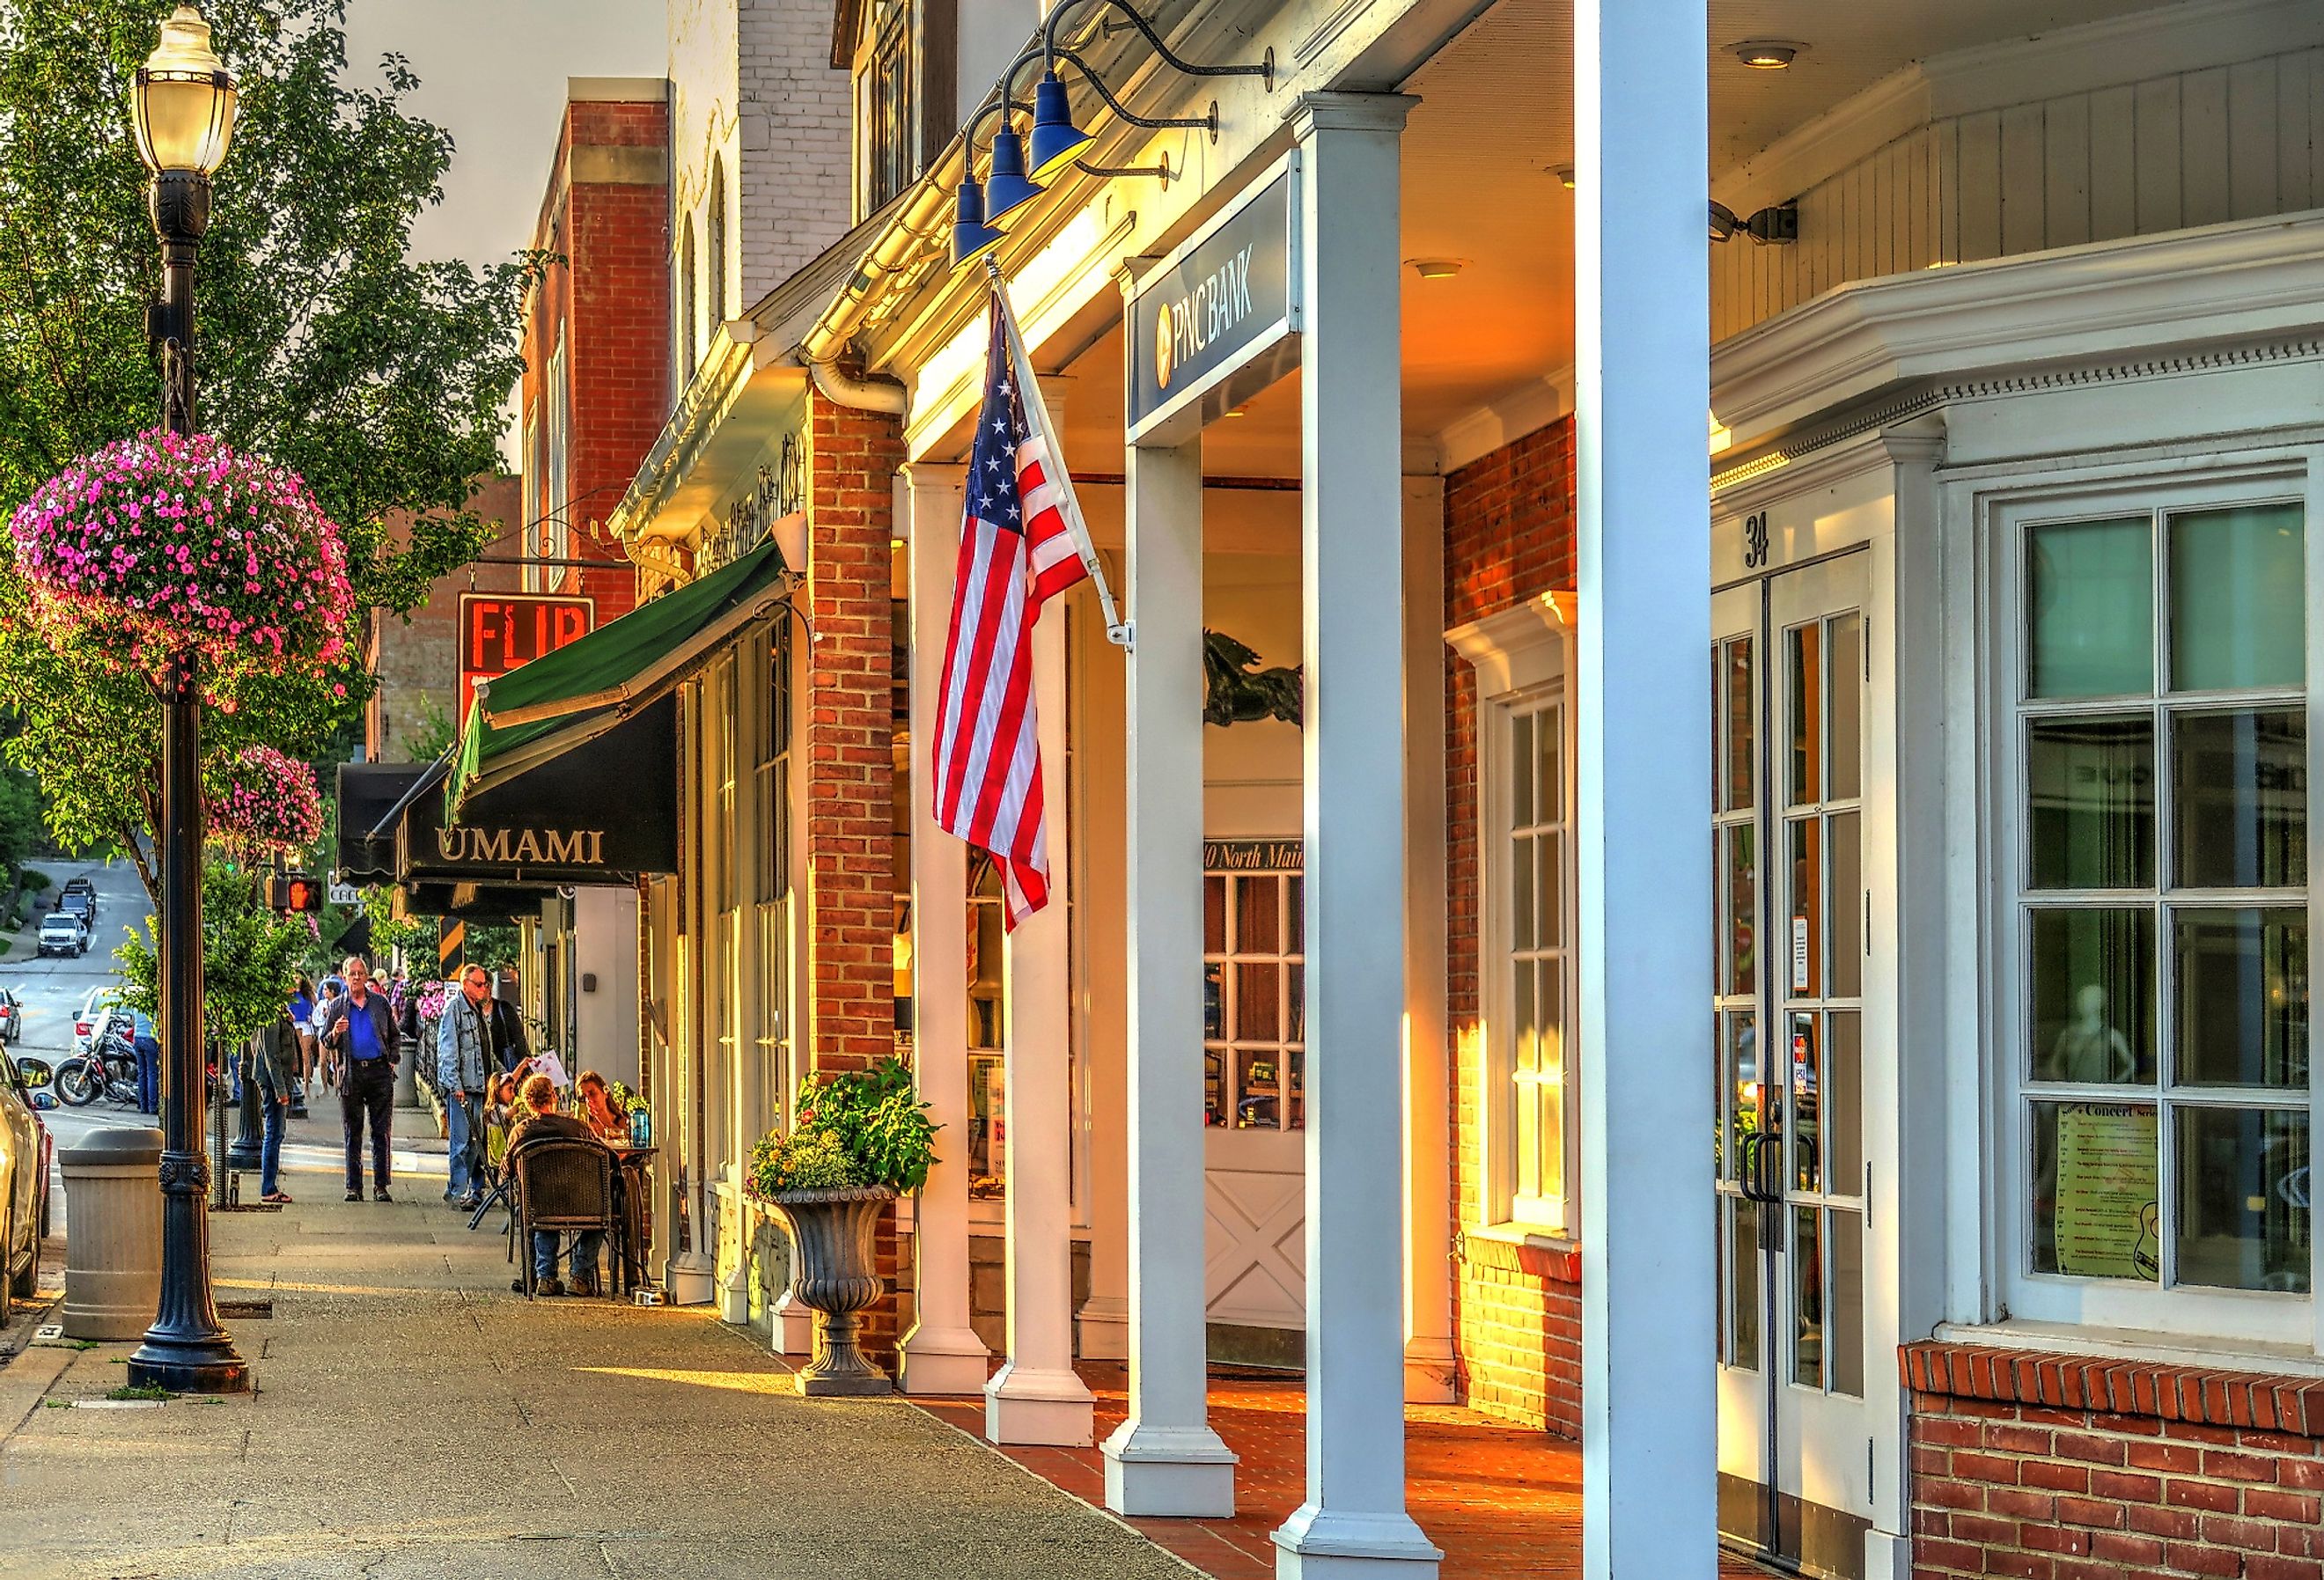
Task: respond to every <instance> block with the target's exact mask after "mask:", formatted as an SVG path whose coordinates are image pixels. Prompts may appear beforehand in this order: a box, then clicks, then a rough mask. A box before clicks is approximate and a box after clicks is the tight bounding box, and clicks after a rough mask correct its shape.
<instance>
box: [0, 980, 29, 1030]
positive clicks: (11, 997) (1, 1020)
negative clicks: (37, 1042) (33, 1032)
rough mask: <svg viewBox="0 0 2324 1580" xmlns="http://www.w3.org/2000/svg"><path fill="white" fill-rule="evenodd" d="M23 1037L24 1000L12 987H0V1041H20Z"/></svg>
mask: <svg viewBox="0 0 2324 1580" xmlns="http://www.w3.org/2000/svg"><path fill="white" fill-rule="evenodd" d="M23 1038H24V1001H23V1000H22V999H20V998H18V997H17V996H16V994H15V993H14V990H13V989H9V988H5V987H0V1042H21V1041H23Z"/></svg>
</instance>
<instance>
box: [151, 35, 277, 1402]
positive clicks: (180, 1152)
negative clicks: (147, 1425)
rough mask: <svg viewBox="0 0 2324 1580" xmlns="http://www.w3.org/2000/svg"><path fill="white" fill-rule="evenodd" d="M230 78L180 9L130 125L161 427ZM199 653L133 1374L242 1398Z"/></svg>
mask: <svg viewBox="0 0 2324 1580" xmlns="http://www.w3.org/2000/svg"><path fill="white" fill-rule="evenodd" d="M234 115H235V87H234V77H233V74H232V73H230V72H228V71H227V70H226V66H225V63H224V62H223V61H221V60H219V59H218V58H217V54H216V53H215V52H214V51H212V50H211V48H210V29H209V23H206V22H204V21H203V20H202V17H201V14H200V13H199V12H198V11H196V10H195V9H194V8H193V7H192V6H191V5H180V6H179V7H178V8H177V10H176V11H175V12H173V13H171V16H170V18H169V20H168V21H166V22H164V23H162V24H161V42H160V44H159V45H157V46H156V47H155V49H154V51H153V53H152V55H151V56H150V57H148V58H147V60H146V61H145V64H144V65H143V66H142V67H140V68H139V69H138V72H137V80H136V86H135V87H134V89H132V94H131V107H130V128H131V131H132V132H133V133H134V134H135V136H136V139H137V152H138V154H139V155H140V157H142V158H143V160H144V162H145V166H146V168H147V169H148V170H150V171H152V173H153V180H152V185H151V186H150V187H149V188H148V189H147V207H148V209H149V211H150V213H151V214H152V219H153V229H154V231H155V232H156V234H158V235H159V236H161V295H160V297H159V298H158V300H156V301H155V302H154V305H153V311H152V337H153V343H154V346H155V348H156V349H157V350H158V352H159V353H160V356H161V426H162V428H163V429H165V430H168V431H169V432H171V433H176V434H191V433H192V432H193V431H194V426H195V424H194V360H193V347H194V255H195V252H196V249H197V248H198V246H199V245H200V243H201V239H202V233H203V232H204V231H206V230H208V228H209V218H210V176H211V174H212V172H214V171H216V170H217V167H218V166H219V165H220V164H221V163H222V162H224V161H225V159H226V147H227V145H228V143H231V142H232V141H233V139H234ZM195 665H196V659H195V656H194V655H193V654H192V653H191V652H189V651H180V652H179V653H178V654H177V655H176V656H175V657H174V658H172V659H171V662H170V666H169V670H168V674H167V676H166V677H165V679H164V680H163V693H164V695H163V698H162V705H161V707H162V719H161V841H160V843H161V850H160V853H159V855H160V864H161V929H160V932H161V938H160V949H159V955H160V960H159V963H158V964H159V976H160V985H161V994H160V998H161V1003H160V1009H161V1016H160V1021H161V1025H160V1030H161V1308H160V1310H159V1311H158V1312H157V1313H156V1315H155V1316H154V1318H153V1326H151V1327H149V1328H147V1329H146V1330H145V1342H144V1343H143V1344H142V1345H140V1346H139V1347H138V1349H137V1352H136V1353H135V1354H133V1355H131V1356H130V1357H129V1381H130V1382H131V1384H133V1385H136V1386H158V1387H161V1388H167V1389H171V1390H173V1391H180V1392H187V1393H238V1392H240V1391H244V1390H245V1389H247V1388H248V1387H249V1386H250V1368H249V1365H248V1364H247V1363H245V1362H244V1360H243V1358H242V1356H241V1355H240V1354H236V1353H235V1347H234V1344H233V1341H232V1340H230V1339H229V1338H228V1337H227V1336H226V1329H224V1328H223V1327H221V1326H218V1319H217V1306H216V1305H215V1303H214V1302H213V1301H212V1299H211V1296H210V1256H209V1216H208V1194H209V1165H208V1161H207V1160H205V1159H204V1158H203V1156H202V1145H201V1141H202V1111H203V1107H204V1103H203V1097H204V1091H205V1085H206V1082H205V1074H204V1059H203V1046H204V1038H203V1030H202V800H201V740H200V731H201V703H200V691H199V689H198V685H197V677H196V674H195Z"/></svg>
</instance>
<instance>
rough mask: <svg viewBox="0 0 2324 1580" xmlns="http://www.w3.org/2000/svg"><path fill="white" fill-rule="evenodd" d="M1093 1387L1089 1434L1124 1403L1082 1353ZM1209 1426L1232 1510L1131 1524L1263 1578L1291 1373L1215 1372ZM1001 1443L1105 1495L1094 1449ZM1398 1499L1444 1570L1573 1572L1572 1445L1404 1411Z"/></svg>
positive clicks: (1243, 1578) (1444, 1408)
mask: <svg viewBox="0 0 2324 1580" xmlns="http://www.w3.org/2000/svg"><path fill="white" fill-rule="evenodd" d="M1080 1371H1081V1374H1082V1377H1083V1380H1084V1381H1086V1382H1087V1383H1088V1384H1089V1386H1090V1391H1092V1392H1093V1393H1094V1394H1096V1395H1097V1437H1098V1439H1099V1441H1101V1442H1102V1441H1103V1440H1104V1438H1105V1436H1106V1434H1107V1433H1109V1432H1111V1431H1112V1430H1113V1428H1115V1426H1117V1425H1118V1424H1119V1423H1120V1420H1121V1418H1122V1417H1123V1415H1124V1414H1126V1413H1127V1411H1128V1409H1129V1402H1128V1393H1127V1389H1126V1382H1125V1378H1124V1375H1123V1372H1122V1368H1121V1367H1120V1366H1118V1365H1111V1364H1104V1363H1084V1365H1083V1366H1082V1367H1081V1368H1080ZM920 1402H921V1403H922V1404H923V1405H924V1406H925V1407H926V1408H927V1409H929V1410H930V1411H932V1412H933V1413H934V1414H936V1416H938V1417H940V1418H943V1419H945V1420H946V1421H949V1422H951V1423H952V1424H953V1425H954V1426H955V1427H958V1428H960V1429H961V1430H962V1431H964V1432H966V1433H968V1434H969V1435H971V1436H972V1437H978V1438H979V1439H980V1440H981V1439H982V1435H983V1431H984V1403H983V1400H978V1399H945V1400H921V1401H920ZM1211 1424H1212V1425H1213V1427H1215V1428H1217V1429H1218V1433H1219V1436H1220V1437H1223V1438H1225V1439H1226V1442H1227V1446H1228V1447H1230V1448H1231V1449H1233V1450H1234V1451H1235V1453H1236V1454H1238V1455H1240V1456H1241V1459H1242V1463H1241V1464H1240V1465H1238V1466H1237V1467H1236V1470H1235V1503H1236V1506H1237V1507H1238V1508H1239V1509H1240V1511H1241V1512H1240V1513H1239V1514H1237V1515H1236V1516H1235V1518H1234V1519H1232V1520H1131V1521H1130V1523H1131V1524H1132V1525H1134V1526H1136V1527H1137V1528H1138V1529H1140V1530H1142V1531H1144V1532H1145V1533H1146V1534H1147V1535H1148V1536H1150V1537H1152V1538H1154V1539H1155V1540H1156V1541H1157V1542H1159V1543H1160V1544H1161V1545H1162V1546H1164V1547H1167V1548H1169V1549H1170V1550H1171V1551H1172V1552H1175V1553H1176V1554H1177V1555H1178V1556H1179V1557H1183V1558H1185V1559H1186V1560H1187V1561H1188V1562H1189V1563H1191V1564H1193V1565H1194V1566H1195V1567H1197V1568H1199V1569H1201V1570H1202V1571H1203V1573H1204V1574H1206V1575H1212V1576H1213V1580H1274V1575H1275V1545H1274V1543H1273V1542H1271V1541H1269V1540H1268V1533H1269V1532H1270V1531H1272V1530H1274V1529H1275V1528H1276V1527H1277V1526H1278V1525H1280V1524H1282V1523H1283V1521H1284V1519H1285V1517H1286V1516H1287V1515H1288V1514H1290V1512H1291V1511H1292V1510H1294V1509H1296V1508H1297V1507H1298V1505H1299V1501H1300V1500H1301V1498H1302V1497H1304V1496H1305V1490H1306V1454H1307V1447H1306V1433H1307V1405H1306V1396H1305V1391H1304V1390H1303V1387H1302V1385H1301V1383H1300V1381H1299V1380H1298V1379H1296V1378H1268V1377H1259V1376H1252V1375H1245V1376H1238V1377H1231V1378H1229V1377H1214V1378H1213V1380H1212V1382H1211ZM1001 1452H1003V1453H1005V1454H1007V1455H1009V1457H1010V1458H1011V1459H1014V1460H1015V1461H1017V1463H1018V1464H1019V1465H1024V1466H1026V1467H1027V1468H1028V1469H1029V1470H1032V1471H1035V1472H1037V1473H1038V1474H1040V1475H1041V1476H1043V1477H1044V1478H1045V1479H1047V1481H1049V1482H1051V1483H1054V1484H1056V1486H1058V1487H1061V1488H1063V1489H1064V1490H1065V1491H1066V1492H1071V1493H1073V1494H1074V1496H1075V1497H1077V1498H1081V1499H1084V1500H1085V1501H1088V1502H1091V1503H1096V1504H1102V1503H1103V1502H1104V1500H1105V1471H1104V1465H1103V1461H1102V1458H1101V1456H1100V1455H1099V1453H1098V1451H1097V1450H1096V1449H1095V1448H1007V1449H1003V1450H1002V1451H1001ZM1405 1455H1406V1462H1405V1463H1406V1500H1407V1505H1408V1507H1409V1508H1410V1509H1411V1511H1412V1517H1413V1518H1414V1519H1415V1520H1418V1521H1419V1522H1420V1528H1421V1529H1423V1530H1425V1531H1426V1532H1427V1533H1428V1536H1429V1538H1430V1539H1431V1540H1433V1541H1434V1542H1435V1543H1436V1545H1437V1546H1438V1547H1440V1548H1443V1549H1444V1565H1443V1580H1487V1577H1488V1576H1489V1577H1491V1580H1500V1577H1501V1576H1504V1575H1541V1576H1558V1577H1561V1580H1563V1577H1565V1576H1578V1575H1580V1574H1581V1573H1582V1450H1581V1448H1580V1446H1578V1445H1575V1444H1572V1443H1567V1442H1563V1441H1561V1440H1559V1439H1557V1438H1554V1437H1547V1436H1545V1435H1544V1434H1543V1433H1540V1432H1535V1431H1531V1430H1528V1429H1526V1428H1522V1427H1513V1426H1510V1425H1508V1424H1507V1423H1506V1422H1502V1421H1497V1420H1495V1419H1493V1418H1491V1417H1489V1416H1486V1415H1482V1414H1480V1413H1479V1412H1478V1411H1476V1410H1472V1409H1464V1408H1462V1407H1461V1406H1458V1405H1410V1406H1407V1407H1406V1409H1405ZM1767 1573H1768V1571H1766V1570H1763V1569H1761V1568H1759V1567H1757V1566H1755V1565H1753V1564H1750V1563H1748V1562H1747V1561H1745V1560H1743V1559H1741V1558H1738V1557H1734V1556H1733V1555H1731V1554H1726V1553H1722V1554H1721V1555H1720V1575H1721V1577H1722V1580H1766V1575H1767Z"/></svg>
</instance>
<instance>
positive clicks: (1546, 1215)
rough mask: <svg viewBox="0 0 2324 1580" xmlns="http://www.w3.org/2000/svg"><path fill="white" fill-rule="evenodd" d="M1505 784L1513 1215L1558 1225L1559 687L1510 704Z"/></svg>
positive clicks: (1562, 1225)
mask: <svg viewBox="0 0 2324 1580" xmlns="http://www.w3.org/2000/svg"><path fill="white" fill-rule="evenodd" d="M1508 730H1509V747H1508V754H1507V761H1506V762H1505V765H1504V766H1505V770H1506V777H1507V780H1508V835H1507V838H1508V855H1507V861H1508V866H1507V871H1508V878H1509V882H1508V892H1507V896H1506V901H1507V904H1508V912H1509V935H1508V956H1507V959H1508V982H1509V990H1510V1014H1509V1016H1508V1026H1509V1030H1510V1049H1511V1053H1512V1062H1511V1067H1510V1069H1509V1090H1508V1095H1507V1101H1508V1104H1509V1105H1510V1113H1511V1115H1512V1118H1511V1123H1510V1129H1509V1148H1508V1157H1509V1163H1510V1167H1511V1169H1512V1171H1513V1177H1512V1178H1510V1180H1509V1188H1510V1199H1509V1216H1510V1217H1511V1218H1512V1219H1514V1220H1516V1221H1517V1222H1519V1223H1524V1224H1535V1225H1537V1226H1539V1227H1542V1228H1545V1229H1549V1230H1553V1231H1563V1230H1565V1229H1568V1228H1570V1227H1571V1225H1570V1224H1567V1222H1566V1213H1565V1197H1566V1190H1565V1069H1566V1048H1567V1045H1568V1039H1567V1035H1566V1033H1567V1029H1568V1027H1569V1026H1570V1024H1571V1016H1570V1011H1569V1007H1568V1005H1569V1000H1570V998H1571V994H1570V993H1568V991H1567V977H1566V945H1567V933H1568V927H1567V917H1566V903H1565V895H1566V878H1565V869H1566V855H1567V839H1566V813H1565V707H1564V702H1563V697H1562V696H1561V695H1560V694H1558V693H1555V692H1552V693H1549V694H1547V695H1545V696H1539V697H1535V698H1532V699H1530V700H1528V701H1524V702H1519V703H1517V704H1515V705H1513V706H1512V707H1510V708H1509V709H1508Z"/></svg>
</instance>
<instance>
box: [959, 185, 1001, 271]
mask: <svg viewBox="0 0 2324 1580" xmlns="http://www.w3.org/2000/svg"><path fill="white" fill-rule="evenodd" d="M999 245H1001V233H1000V232H999V231H997V230H995V229H993V228H992V227H991V226H989V225H987V224H985V223H984V187H983V184H982V182H980V181H979V180H977V179H976V178H975V177H974V176H972V175H964V176H963V177H962V178H961V181H960V198H959V207H958V208H955V209H954V213H953V221H952V266H953V267H954V268H955V269H957V268H959V267H960V266H961V265H962V264H963V263H969V262H971V261H973V260H974V259H977V258H981V257H982V256H984V254H987V253H989V252H991V250H992V249H993V248H995V247H997V246H999Z"/></svg>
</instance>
